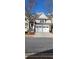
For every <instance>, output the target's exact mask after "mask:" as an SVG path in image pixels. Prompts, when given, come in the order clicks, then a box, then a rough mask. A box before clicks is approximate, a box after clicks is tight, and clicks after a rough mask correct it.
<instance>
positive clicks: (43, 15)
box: [38, 13, 48, 19]
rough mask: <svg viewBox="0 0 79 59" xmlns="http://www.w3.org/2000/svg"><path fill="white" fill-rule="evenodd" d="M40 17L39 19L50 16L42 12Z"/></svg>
mask: <svg viewBox="0 0 79 59" xmlns="http://www.w3.org/2000/svg"><path fill="white" fill-rule="evenodd" d="M38 18H39V19H48V17H47V16H46V15H45V14H44V13H42V14H41V15H40V16H39V17H38Z"/></svg>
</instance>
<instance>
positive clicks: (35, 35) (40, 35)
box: [25, 32, 53, 38]
mask: <svg viewBox="0 0 79 59" xmlns="http://www.w3.org/2000/svg"><path fill="white" fill-rule="evenodd" d="M25 36H26V37H35V38H39V37H47V38H52V37H53V34H52V33H43V32H42V33H38V32H37V33H35V34H34V35H25Z"/></svg>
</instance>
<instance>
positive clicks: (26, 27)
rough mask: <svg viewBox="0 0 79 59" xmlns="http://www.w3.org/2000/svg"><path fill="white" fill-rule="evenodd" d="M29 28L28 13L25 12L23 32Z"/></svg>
mask: <svg viewBox="0 0 79 59" xmlns="http://www.w3.org/2000/svg"><path fill="white" fill-rule="evenodd" d="M28 30H29V14H28V13H25V32H28Z"/></svg>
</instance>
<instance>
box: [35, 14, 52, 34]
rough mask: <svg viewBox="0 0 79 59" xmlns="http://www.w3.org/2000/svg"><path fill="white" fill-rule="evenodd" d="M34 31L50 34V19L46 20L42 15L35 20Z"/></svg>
mask: <svg viewBox="0 0 79 59" xmlns="http://www.w3.org/2000/svg"><path fill="white" fill-rule="evenodd" d="M35 22H36V24H35V31H36V32H50V30H51V24H52V19H50V18H48V17H47V16H46V15H45V14H44V13H41V15H40V16H39V17H38V18H37V19H36V20H35Z"/></svg>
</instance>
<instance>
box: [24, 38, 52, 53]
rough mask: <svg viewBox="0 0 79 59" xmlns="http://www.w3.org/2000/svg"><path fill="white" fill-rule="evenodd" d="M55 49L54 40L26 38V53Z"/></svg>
mask: <svg viewBox="0 0 79 59" xmlns="http://www.w3.org/2000/svg"><path fill="white" fill-rule="evenodd" d="M50 49H53V39H52V38H45V37H41V38H40V37H39V38H28V37H25V52H26V53H37V52H42V51H45V50H50Z"/></svg>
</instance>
